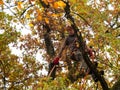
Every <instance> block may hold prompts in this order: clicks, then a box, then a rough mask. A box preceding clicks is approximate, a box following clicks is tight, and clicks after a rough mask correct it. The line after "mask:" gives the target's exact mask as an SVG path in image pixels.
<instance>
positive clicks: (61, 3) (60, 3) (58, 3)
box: [53, 1, 66, 9]
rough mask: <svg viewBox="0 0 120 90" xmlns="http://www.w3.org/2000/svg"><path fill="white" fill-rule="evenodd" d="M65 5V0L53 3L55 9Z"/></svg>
mask: <svg viewBox="0 0 120 90" xmlns="http://www.w3.org/2000/svg"><path fill="white" fill-rule="evenodd" d="M65 6H66V4H65V3H64V2H63V1H57V2H54V4H53V7H54V8H55V9H57V8H64V7H65Z"/></svg>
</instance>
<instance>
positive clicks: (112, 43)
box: [0, 0, 120, 90]
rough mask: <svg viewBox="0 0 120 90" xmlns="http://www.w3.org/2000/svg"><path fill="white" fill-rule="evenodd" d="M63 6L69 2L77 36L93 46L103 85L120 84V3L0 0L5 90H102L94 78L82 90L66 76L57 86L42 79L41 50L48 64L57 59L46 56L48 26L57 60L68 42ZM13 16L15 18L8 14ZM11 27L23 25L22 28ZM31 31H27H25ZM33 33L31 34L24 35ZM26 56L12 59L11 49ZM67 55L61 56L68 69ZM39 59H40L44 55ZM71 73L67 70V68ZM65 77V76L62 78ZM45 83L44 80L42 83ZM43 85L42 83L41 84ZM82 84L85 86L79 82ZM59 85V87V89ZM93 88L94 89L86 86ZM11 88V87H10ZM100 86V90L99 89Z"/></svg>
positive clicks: (0, 50) (107, 0) (113, 0)
mask: <svg viewBox="0 0 120 90" xmlns="http://www.w3.org/2000/svg"><path fill="white" fill-rule="evenodd" d="M41 1H42V2H41ZM64 1H69V5H70V14H71V15H72V17H73V18H74V19H75V24H76V25H77V27H78V28H79V32H81V33H82V36H83V37H84V39H85V40H87V44H88V46H90V45H92V46H93V47H94V49H95V50H96V60H97V61H98V62H99V65H98V69H99V70H102V69H103V70H104V72H105V75H104V77H105V79H106V81H107V83H108V85H109V87H112V86H113V84H114V83H115V82H117V80H118V77H119V73H120V70H119V69H120V63H119V62H120V47H119V44H120V39H119V38H118V37H119V36H120V30H119V29H120V1H119V0H1V1H0V10H1V12H0V20H1V21H0V25H1V27H0V63H1V64H0V78H1V79H2V80H0V83H1V86H0V87H1V88H9V89H21V88H22V89H25V88H29V87H30V86H31V87H32V86H33V87H34V86H37V87H38V90H41V88H42V87H43V88H44V89H45V90H47V89H48V88H49V90H50V89H54V90H57V89H58V90H59V89H65V90H69V89H70V88H68V87H71V90H76V89H78V88H80V87H82V88H84V89H86V90H90V88H93V89H95V88H98V89H101V86H100V84H99V83H97V84H95V83H94V81H93V80H92V79H91V77H89V76H88V77H87V78H86V79H85V80H83V82H84V84H83V85H82V84H78V83H79V80H77V81H76V82H74V83H71V82H69V81H67V85H66V84H65V82H64V81H65V80H66V79H67V78H66V77H67V74H68V72H64V74H63V73H62V71H61V72H59V74H60V75H61V76H58V77H57V78H56V79H55V80H54V81H48V80H49V79H47V78H42V76H41V75H39V74H38V72H39V71H41V70H42V69H43V67H46V66H45V65H44V66H43V65H42V64H41V63H40V62H38V61H37V60H36V58H35V57H36V54H37V53H39V52H40V50H43V51H46V52H45V53H43V54H42V55H43V58H44V61H47V62H50V61H51V60H52V59H53V57H51V56H49V55H48V54H47V50H46V46H45V41H44V35H45V34H46V32H48V31H47V29H46V28H44V27H43V26H44V25H46V24H47V25H48V27H49V28H50V32H49V33H48V34H49V36H50V38H51V40H52V43H53V46H54V49H55V52H56V54H57V53H58V51H59V47H60V45H61V43H62V42H63V39H64V38H65V36H67V31H66V26H67V25H70V24H71V22H70V20H67V18H66V16H65V11H64V8H65V7H66V4H65V2H64ZM6 11H9V13H11V15H9V14H7V13H8V12H6ZM13 23H20V24H19V25H22V27H20V29H19V30H18V26H15V25H13ZM26 26H27V27H26ZM25 29H29V30H30V32H31V33H29V34H26V35H22V34H20V32H24V31H25ZM11 44H12V45H13V47H14V48H18V49H20V50H22V51H23V52H22V56H17V55H14V54H12V53H11V52H12V51H11V50H10V48H9V45H11ZM65 52H66V51H64V53H63V55H62V61H61V62H64V63H63V64H62V65H66V62H65V60H66V53H65ZM40 54H41V53H40ZM64 69H65V70H66V71H67V67H65V68H64ZM64 75H65V76H64ZM64 77H65V79H64ZM44 79H45V80H44ZM39 80H40V81H39ZM80 81H82V80H81V79H80ZM56 83H58V85H57V84H56ZM89 83H91V85H88V84H89ZM6 85H8V86H9V87H6ZM97 85H98V87H97ZM56 88H57V89H56Z"/></svg>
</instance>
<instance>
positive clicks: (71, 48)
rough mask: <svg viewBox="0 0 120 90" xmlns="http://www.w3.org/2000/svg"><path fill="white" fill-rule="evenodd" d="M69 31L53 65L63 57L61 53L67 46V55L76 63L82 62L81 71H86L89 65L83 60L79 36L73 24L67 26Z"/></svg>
mask: <svg viewBox="0 0 120 90" xmlns="http://www.w3.org/2000/svg"><path fill="white" fill-rule="evenodd" d="M67 31H68V34H69V35H68V37H66V38H65V40H64V42H63V44H62V46H61V49H60V52H59V53H58V55H57V57H56V58H55V59H54V60H53V63H52V64H53V65H58V64H59V59H60V57H61V54H62V52H63V50H64V49H65V47H67V48H68V52H67V55H68V56H69V58H70V59H72V60H73V61H74V62H75V63H80V67H79V69H80V71H83V72H84V73H85V70H87V69H88V67H87V65H86V63H85V62H84V60H83V56H82V53H81V51H80V50H79V42H78V39H77V36H76V35H75V33H74V30H73V28H72V27H71V26H68V27H67ZM52 64H51V65H52ZM49 73H50V71H49ZM81 73H82V72H81ZM53 76H54V75H53Z"/></svg>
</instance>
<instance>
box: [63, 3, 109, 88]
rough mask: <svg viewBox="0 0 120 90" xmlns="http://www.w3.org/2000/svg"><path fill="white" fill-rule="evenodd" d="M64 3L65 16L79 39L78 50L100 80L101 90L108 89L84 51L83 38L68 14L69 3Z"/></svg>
mask: <svg viewBox="0 0 120 90" xmlns="http://www.w3.org/2000/svg"><path fill="white" fill-rule="evenodd" d="M65 3H66V7H65V12H66V14H65V15H66V18H67V19H69V20H71V22H72V28H73V29H74V31H75V34H76V36H77V38H78V40H79V43H80V48H79V49H80V50H81V52H82V54H83V58H84V60H85V62H86V64H87V65H88V67H89V68H90V70H92V72H93V73H94V74H95V76H96V77H97V78H98V80H99V81H100V83H101V86H102V88H103V90H108V85H107V83H106V81H105V79H104V77H102V76H101V75H100V74H99V72H98V70H97V69H96V68H95V66H94V65H93V64H92V62H91V61H90V58H89V57H88V55H87V52H85V46H84V42H83V38H82V34H81V33H80V35H78V34H77V31H79V29H78V28H77V26H76V24H75V22H74V18H73V17H72V16H71V15H70V5H69V2H65Z"/></svg>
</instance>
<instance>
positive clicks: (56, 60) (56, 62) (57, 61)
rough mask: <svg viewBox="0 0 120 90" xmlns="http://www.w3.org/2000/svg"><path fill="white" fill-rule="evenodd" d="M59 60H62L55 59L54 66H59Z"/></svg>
mask: <svg viewBox="0 0 120 90" xmlns="http://www.w3.org/2000/svg"><path fill="white" fill-rule="evenodd" d="M59 60H60V58H59V57H56V58H54V60H53V64H54V65H58V64H59Z"/></svg>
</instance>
